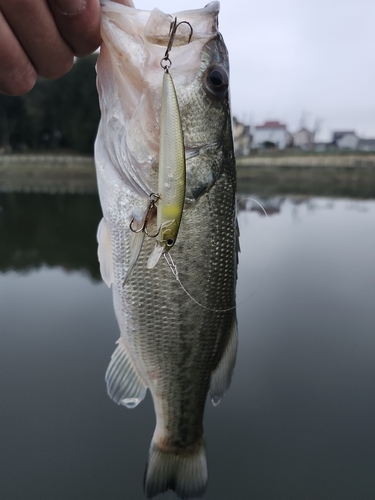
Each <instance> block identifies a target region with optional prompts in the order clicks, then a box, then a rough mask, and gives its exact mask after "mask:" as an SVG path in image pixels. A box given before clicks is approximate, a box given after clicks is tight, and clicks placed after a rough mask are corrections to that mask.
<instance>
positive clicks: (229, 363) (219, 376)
mask: <svg viewBox="0 0 375 500" xmlns="http://www.w3.org/2000/svg"><path fill="white" fill-rule="evenodd" d="M237 343H238V335H237V318H236V313H235V312H233V319H232V325H231V330H230V337H229V340H228V343H227V345H226V347H225V350H224V352H223V355H222V357H221V359H220V361H219V363H218V365H217V366H216V368H215V369H214V370H213V372H212V373H211V383H210V396H211V401H212V403H213V404H214V405H215V406H216V405H218V404H219V403H220V401H221V398H222V397H223V396H224V393H225V391H226V390H227V389H228V387H229V385H230V381H231V379H232V374H233V369H234V365H235V363H236V354H237Z"/></svg>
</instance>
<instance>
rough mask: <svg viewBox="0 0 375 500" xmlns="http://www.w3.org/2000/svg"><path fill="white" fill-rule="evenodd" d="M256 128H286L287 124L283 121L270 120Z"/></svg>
mask: <svg viewBox="0 0 375 500" xmlns="http://www.w3.org/2000/svg"><path fill="white" fill-rule="evenodd" d="M255 128H256V129H257V130H262V129H270V128H271V129H284V130H285V129H286V125H284V124H283V123H280V122H277V121H268V122H264V124H263V125H256V126H255Z"/></svg>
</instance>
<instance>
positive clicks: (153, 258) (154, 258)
mask: <svg viewBox="0 0 375 500" xmlns="http://www.w3.org/2000/svg"><path fill="white" fill-rule="evenodd" d="M163 251H164V247H162V245H159V243H155V246H154V249H153V251H152V252H151V254H150V257H149V258H148V261H147V267H148V269H152V268H153V267H155V266H156V264H157V263H158V262H159V259H160V257H161V254H162V253H163Z"/></svg>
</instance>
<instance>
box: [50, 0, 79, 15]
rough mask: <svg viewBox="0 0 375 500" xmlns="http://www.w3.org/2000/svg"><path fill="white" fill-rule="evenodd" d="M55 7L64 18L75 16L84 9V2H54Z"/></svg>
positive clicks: (76, 0) (65, 0)
mask: <svg viewBox="0 0 375 500" xmlns="http://www.w3.org/2000/svg"><path fill="white" fill-rule="evenodd" d="M55 5H56V7H57V8H58V9H59V11H60V12H61V14H65V15H66V16H76V15H77V14H79V13H80V12H82V11H83V10H84V9H85V7H86V0H55Z"/></svg>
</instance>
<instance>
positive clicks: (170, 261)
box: [163, 198, 269, 312]
mask: <svg viewBox="0 0 375 500" xmlns="http://www.w3.org/2000/svg"><path fill="white" fill-rule="evenodd" d="M245 200H252V201H254V202H255V203H256V204H257V205H259V207H260V208H261V209H262V211H263V213H264V215H265V216H266V218H267V221H268V222H269V217H268V214H267V211H266V209H265V208H264V207H263V206H262V205H261V203H259V201H257V200H255V199H254V198H243V199H242V200H240V201H238V202H237V205H238V204H239V203H241V202H242V201H245ZM163 256H164V259H165V261H166V263H167V264H168V266H169V268H170V270H171V271H172V274H173V276H174V277H175V278H176V281H177V283H178V284H179V285H180V287H181V288H182V290H183V291H184V292H185V293H186V295H187V296H188V297H189V298H190V299H191V300H192V301H193V302H194V303H195V304H197V305H198V306H199V307H201V308H202V309H205V310H206V311H211V312H228V311H233V310H234V309H236V308H237V307H238V306H239V305H242V304H244V303H246V302H248V301H249V300H250V299H251V298H252V297H253V296H254V295H255V293H256V292H257V290H258V289H259V287H260V286H261V284H262V283H263V281H264V279H265V276H266V274H267V271H268V268H269V257H268V262H267V267H266V270H265V272H264V274H263V277H262V279H261V280H260V282H259V284H258V286H257V288H256V289H255V290H254V292H253V293H252V294H250V295H249V296H248V297H246V299H244V300H243V301H241V302H240V304H236V305H235V306H232V307H228V308H226V309H213V308H211V307H207V306H205V305H203V304H201V303H200V302H199V301H198V300H196V299H195V298H194V297H193V296H192V295H191V294H190V293H189V292H188V290H186V288H185V287H184V285H183V284H182V282H181V280H180V277H179V275H178V269H177V266H176V264H175V263H174V261H173V259H172V256H171V254H170V253H169V252H164V253H163Z"/></svg>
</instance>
